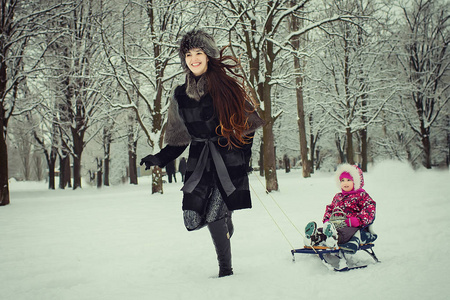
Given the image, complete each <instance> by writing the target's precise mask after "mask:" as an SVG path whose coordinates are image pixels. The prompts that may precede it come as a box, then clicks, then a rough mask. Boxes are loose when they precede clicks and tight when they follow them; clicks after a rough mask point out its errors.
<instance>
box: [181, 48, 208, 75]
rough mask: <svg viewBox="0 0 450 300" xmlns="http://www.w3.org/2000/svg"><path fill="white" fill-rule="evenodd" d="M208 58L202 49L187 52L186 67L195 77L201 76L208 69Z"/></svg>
mask: <svg viewBox="0 0 450 300" xmlns="http://www.w3.org/2000/svg"><path fill="white" fill-rule="evenodd" d="M208 61H209V59H208V56H207V55H206V54H205V52H203V50H202V49H200V48H195V49H191V50H189V51H188V52H186V65H187V66H188V68H189V70H191V72H192V73H193V74H194V75H195V76H200V75H202V74H203V73H205V72H206V70H207V69H208Z"/></svg>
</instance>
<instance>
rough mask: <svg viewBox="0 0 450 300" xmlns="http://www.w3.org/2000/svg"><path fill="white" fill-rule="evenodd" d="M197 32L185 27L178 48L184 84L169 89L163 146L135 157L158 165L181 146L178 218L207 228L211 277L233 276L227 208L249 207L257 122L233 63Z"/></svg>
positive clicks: (171, 157)
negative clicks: (213, 256) (214, 271)
mask: <svg viewBox="0 0 450 300" xmlns="http://www.w3.org/2000/svg"><path fill="white" fill-rule="evenodd" d="M223 51H224V49H222V51H219V49H218V48H217V46H216V42H215V41H214V39H213V37H212V36H210V35H209V34H207V33H206V32H204V31H203V30H192V31H190V32H187V33H186V34H185V35H184V36H183V38H182V40H181V42H180V48H179V57H180V62H181V66H182V67H183V70H184V71H185V73H186V82H185V84H183V85H180V86H178V87H177V88H176V89H175V94H174V97H173V99H172V101H171V103H170V107H169V112H168V117H167V126H166V132H165V136H164V140H165V142H166V144H167V145H166V147H164V148H163V149H162V150H161V151H160V152H159V153H157V154H155V155H152V154H151V155H148V156H146V157H144V158H143V159H142V161H141V165H142V164H145V165H146V168H150V167H151V166H153V165H158V166H160V167H163V166H165V165H166V164H167V163H168V162H170V161H172V160H174V159H176V158H177V157H178V156H179V155H181V153H183V151H184V150H185V149H186V147H187V146H188V145H190V148H189V157H188V160H187V165H186V174H185V183H184V186H183V188H182V191H183V217H184V224H185V226H186V229H187V230H189V231H192V230H198V229H200V228H203V227H205V226H207V227H208V229H209V231H210V233H211V237H212V240H213V243H214V246H215V248H216V253H217V260H218V262H219V277H223V276H229V275H232V274H233V269H232V267H231V246H230V238H231V236H232V235H233V231H234V229H233V223H232V221H231V213H232V211H234V210H239V209H244V208H251V206H252V204H251V199H250V189H249V184H248V175H247V171H248V170H249V164H250V157H251V147H252V138H253V135H254V131H255V130H256V129H257V128H258V127H260V126H262V124H263V121H262V120H261V118H260V117H259V116H258V114H257V113H256V110H255V105H254V102H253V100H252V99H251V98H250V96H249V95H248V94H247V93H246V90H245V88H244V87H243V85H242V84H241V83H240V82H239V81H238V80H237V79H239V77H241V79H242V76H239V75H237V74H236V73H235V71H234V69H236V68H237V67H238V66H239V65H238V60H237V59H236V58H235V57H231V56H223V55H222V54H223Z"/></svg>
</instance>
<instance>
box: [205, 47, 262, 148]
mask: <svg viewBox="0 0 450 300" xmlns="http://www.w3.org/2000/svg"><path fill="white" fill-rule="evenodd" d="M224 50H225V48H223V49H222V50H221V51H220V57H219V58H212V57H209V62H208V69H207V72H206V74H205V75H207V79H208V90H209V93H210V94H211V97H212V98H213V103H214V109H215V112H216V115H217V116H218V118H219V122H220V125H219V126H218V128H217V129H216V131H217V132H218V134H219V135H221V136H223V137H225V138H226V139H227V143H226V144H225V145H221V146H224V147H225V146H228V147H230V148H231V147H237V148H240V147H241V146H242V145H244V144H248V143H249V139H250V138H251V137H249V136H248V135H246V134H244V132H246V131H247V130H248V129H249V128H250V124H249V123H248V115H249V114H250V113H251V112H253V111H254V110H255V108H254V106H255V103H254V101H253V99H252V98H251V97H250V96H249V94H248V93H247V92H246V91H245V88H244V85H243V83H242V84H241V83H240V82H239V81H238V80H237V78H240V79H243V76H242V75H240V74H238V73H237V72H236V71H235V70H236V69H237V68H239V67H240V64H239V61H238V59H237V58H235V57H233V56H223V52H224ZM227 71H228V72H229V73H231V76H230V75H229V74H228V73H227ZM249 104H253V105H249Z"/></svg>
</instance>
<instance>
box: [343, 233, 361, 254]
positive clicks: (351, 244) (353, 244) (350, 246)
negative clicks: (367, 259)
mask: <svg viewBox="0 0 450 300" xmlns="http://www.w3.org/2000/svg"><path fill="white" fill-rule="evenodd" d="M360 244H361V233H360V232H359V231H357V232H356V233H355V234H354V235H353V236H352V238H351V239H350V240H349V241H348V242H347V243H345V244H340V245H339V247H340V248H341V249H342V250H344V251H345V252H347V253H351V254H353V253H356V251H358V249H359V245H360Z"/></svg>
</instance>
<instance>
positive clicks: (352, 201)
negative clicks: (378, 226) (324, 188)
mask: <svg viewBox="0 0 450 300" xmlns="http://www.w3.org/2000/svg"><path fill="white" fill-rule="evenodd" d="M342 172H347V173H349V174H350V175H351V176H352V178H353V183H354V188H355V190H354V191H351V192H341V193H337V194H336V195H335V196H334V198H333V201H331V204H329V205H327V207H326V209H325V214H324V216H323V222H326V221H328V220H329V219H330V217H331V214H332V212H333V210H334V209H335V208H336V207H339V208H340V209H342V210H343V211H344V213H345V214H346V217H347V218H351V217H355V218H358V220H359V222H360V224H361V225H360V227H366V226H368V225H370V224H372V222H373V221H374V220H375V209H376V203H375V201H373V199H372V198H371V197H370V196H369V194H367V192H366V191H365V190H364V189H363V186H364V177H363V172H362V171H361V169H360V168H358V167H357V166H354V165H349V164H342V165H340V166H339V167H338V168H337V170H336V179H337V183H338V186H340V180H339V176H340V175H341V174H342Z"/></svg>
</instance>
